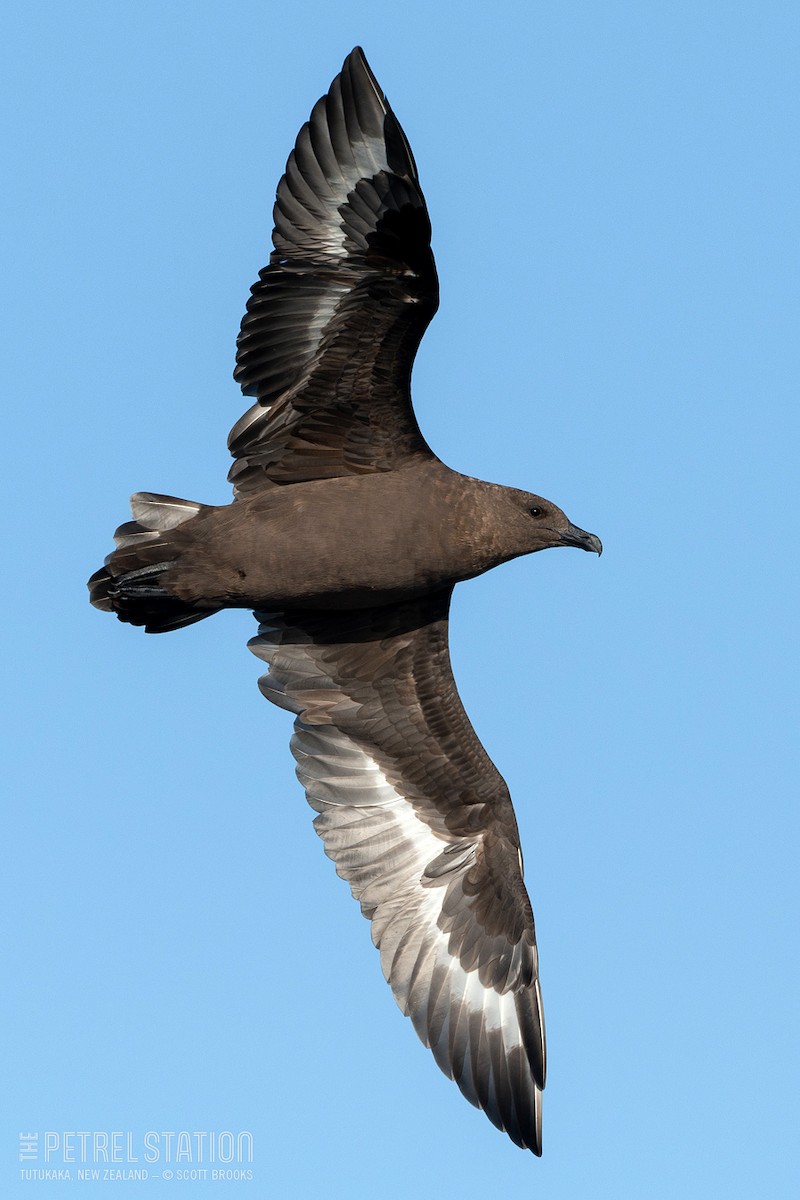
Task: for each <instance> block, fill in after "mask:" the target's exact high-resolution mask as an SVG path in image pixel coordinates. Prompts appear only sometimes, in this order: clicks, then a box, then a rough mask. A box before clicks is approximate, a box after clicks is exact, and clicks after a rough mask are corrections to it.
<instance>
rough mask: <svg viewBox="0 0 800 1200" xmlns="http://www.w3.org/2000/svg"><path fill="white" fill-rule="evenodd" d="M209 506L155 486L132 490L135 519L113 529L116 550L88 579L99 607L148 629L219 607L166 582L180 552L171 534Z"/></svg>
mask: <svg viewBox="0 0 800 1200" xmlns="http://www.w3.org/2000/svg"><path fill="white" fill-rule="evenodd" d="M205 507H206V506H205V505H203V504H196V503H194V502H193V501H191V500H179V499H177V498H176V497H175V496H160V495H157V494H156V493H154V492H137V493H136V494H135V495H133V496H131V512H132V514H133V518H134V519H133V520H132V521H126V522H125V523H124V524H123V525H120V527H119V529H118V530H117V531H116V533H115V534H114V542H115V543H116V547H117V548H116V550H114V551H113V552H112V553H111V554H109V556H108V557H107V558H106V561H105V566H103V567H101V568H100V570H99V571H95V573H94V575H92V577H91V579H90V580H89V585H88V586H89V599H90V600H91V602H92V604H93V605H94V606H95V608H99V609H101V610H102V611H103V612H114V613H116V614H117V616H118V617H119V619H120V621H126V622H128V624H130V625H144V627H145V631H146V632H147V633H166V632H168V631H169V630H171V629H181V628H182V627H183V626H184V625H193V624H194V622H195V621H202V620H203V619H204V618H205V617H210V616H211V615H212V614H213V613H215V612H218V611H219V610H218V609H216V608H203V609H198V608H195V607H192V606H191V605H189V604H187V603H186V601H185V600H181V599H180V598H179V597H177V596H174V595H172V594H171V593H170V592H169V590H168V589H167V588H166V587H165V586H164V585H163V582H162V576H163V575H164V573H165V572H166V571H168V570H169V568H170V567H172V566H174V564H175V562H176V560H177V557H178V554H179V550H178V547H177V546H176V544H175V543H176V541H177V540H178V539H176V538H174V537H173V538H171V537H170V534H171V533H172V531H173V530H176V529H178V528H179V527H180V526H181V525H184V524H185V523H186V522H187V521H191V520H192V519H193V518H194V517H196V516H197V515H198V514H199V513H200V512H202V511H203V509H204V508H205Z"/></svg>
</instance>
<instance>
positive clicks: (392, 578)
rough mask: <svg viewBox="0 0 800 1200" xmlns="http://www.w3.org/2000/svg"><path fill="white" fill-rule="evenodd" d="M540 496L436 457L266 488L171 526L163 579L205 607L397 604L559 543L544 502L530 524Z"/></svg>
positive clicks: (559, 518) (557, 516)
mask: <svg viewBox="0 0 800 1200" xmlns="http://www.w3.org/2000/svg"><path fill="white" fill-rule="evenodd" d="M537 499H538V498H537V497H533V496H529V495H528V494H527V493H524V492H517V491H516V490H515V489H512V488H503V487H499V486H497V485H494V484H489V483H484V482H482V481H481V480H478V479H470V478H468V477H466V476H463V475H459V474H457V473H456V472H455V471H451V470H449V469H448V468H447V467H445V466H443V464H441V463H439V462H438V461H437V460H435V459H424V460H422V461H420V462H418V463H413V464H409V465H406V466H405V467H403V468H402V469H400V470H398V471H387V472H383V473H380V474H370V475H354V476H346V477H343V478H338V479H323V480H315V481H313V482H309V483H299V484H295V485H294V486H293V487H291V488H278V487H276V488H271V489H268V490H267V491H264V492H261V493H258V494H256V495H255V496H252V497H247V498H244V499H242V500H239V501H236V502H235V504H233V505H224V506H222V507H208V508H204V509H203V510H201V512H200V513H199V514H198V515H197V517H195V518H194V519H193V520H191V521H188V522H186V523H185V524H184V525H182V526H180V527H179V529H176V530H175V532H174V534H173V541H174V543H175V551H176V560H175V562H174V564H173V565H172V566H170V567H169V568H167V569H166V570H165V571H164V573H163V575H162V577H161V582H162V584H163V586H164V587H165V588H166V589H167V591H169V592H170V593H171V594H172V595H173V596H177V597H179V598H180V599H181V600H184V601H186V602H187V603H188V604H191V605H197V606H198V607H200V608H203V607H206V608H222V607H237V608H251V609H260V610H262V611H272V610H274V609H276V608H279V609H280V608H286V607H291V608H314V609H318V608H323V609H324V608H337V609H339V608H364V607H371V606H374V605H383V604H391V603H396V602H398V601H400V600H407V599H410V598H411V597H413V596H418V595H423V594H425V593H426V592H429V591H432V590H435V589H437V588H441V587H445V586H447V585H452V584H454V583H457V582H459V581H460V580H464V579H470V578H472V577H473V576H475V575H479V574H481V573H482V572H483V571H486V570H488V569H489V568H490V567H494V566H497V565H498V564H499V563H501V562H505V561H507V560H508V559H510V558H514V557H516V556H517V555H519V554H525V553H530V552H531V551H533V550H535V549H542V548H545V547H546V546H548V545H556V544H559V542H560V537H559V535H560V532H561V531H564V530H566V529H567V528H568V526H569V522H568V521H567V520H566V518H565V517H564V515H563V513H561V512H560V510H558V509H556V508H555V506H553V505H551V506H549V507H550V511H551V514H552V520H550V521H548V522H547V526H546V527H544V526H543V524H542V523H540V524H538V525H536V524H534V523H533V522H532V521H531V518H530V515H529V512H528V509H529V508H530V507H531V506H532V505H533V503H534V502H535V501H536V500H537ZM542 503H543V502H542ZM559 526H560V529H559V528H558V527H559ZM123 586H124V585H123Z"/></svg>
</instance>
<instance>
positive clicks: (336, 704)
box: [250, 591, 545, 1154]
mask: <svg viewBox="0 0 800 1200" xmlns="http://www.w3.org/2000/svg"><path fill="white" fill-rule="evenodd" d="M449 602H450V592H449V591H444V592H439V593H434V594H433V595H431V596H427V597H425V598H424V599H421V600H417V601H409V602H407V603H404V604H401V605H395V606H392V607H390V608H382V609H370V610H364V611H361V612H343V613H333V614H332V613H325V614H311V613H308V612H305V613H283V614H280V615H278V616H263V617H262V618H261V619H262V624H261V626H260V628H259V633H258V636H257V637H255V638H253V640H252V641H251V642H250V647H251V649H252V650H253V652H254V653H255V654H257V655H258V656H259V658H262V659H264V660H265V661H266V662H267V663H268V664H269V673H268V674H267V675H265V676H264V677H263V678H262V679H261V681H260V687H261V690H262V692H263V693H264V695H265V696H266V697H267V698H268V699H269V700H272V701H273V702H274V703H275V704H278V705H280V706H281V707H282V708H287V709H289V710H290V711H291V712H294V713H297V714H298V715H297V720H296V722H295V733H294V736H293V738H292V751H293V753H294V756H295V758H296V759H297V763H298V775H299V777H300V780H301V782H302V783H303V784H304V786H305V789H306V795H307V797H308V800H309V803H310V804H311V806H312V808H314V809H316V811H317V813H318V814H319V815H318V816H317V818H316V819H315V821H314V825H315V828H316V830H317V832H318V833H319V835H320V836H321V837H322V839H323V841H324V843H325V851H326V853H327V854H328V856H329V857H330V858H332V859H333V860H334V862H335V863H336V870H337V872H338V874H339V875H341V876H342V877H343V878H344V879H346V880H347V881H348V883H349V884H350V888H351V890H352V893H353V895H354V897H355V898H356V899H357V900H359V901H360V903H361V910H362V912H363V913H364V915H365V916H366V917H368V918H369V919H370V920H371V922H372V937H373V941H374V942H375V945H376V946H377V947H378V948H379V950H380V954H381V965H382V967H383V971H384V974H385V976H386V978H387V980H388V981H389V983H390V984H391V987H392V991H393V992H394V996H395V999H396V1000H397V1003H398V1004H399V1006H400V1008H401V1009H402V1010H403V1012H404V1013H405V1014H406V1015H407V1016H409V1017H411V1020H412V1021H413V1023H414V1028H415V1029H416V1031H417V1033H418V1034H419V1036H420V1038H421V1039H422V1041H423V1042H424V1043H425V1044H426V1045H427V1046H429V1047H430V1049H431V1050H432V1051H433V1054H434V1057H435V1058H436V1061H437V1063H438V1064H439V1066H440V1067H441V1069H442V1070H443V1071H444V1072H445V1074H446V1075H448V1076H449V1077H450V1078H451V1079H455V1081H456V1082H457V1084H458V1086H459V1087H460V1089H461V1091H462V1092H463V1093H464V1095H465V1096H466V1097H467V1099H468V1100H470V1101H471V1102H472V1103H473V1104H475V1105H477V1106H478V1107H479V1108H482V1109H484V1110H485V1112H486V1114H487V1115H488V1117H489V1118H490V1120H492V1121H493V1122H494V1124H495V1125H497V1126H498V1127H499V1128H500V1129H504V1130H505V1131H506V1132H507V1133H508V1135H509V1136H510V1137H511V1138H512V1139H513V1141H515V1142H516V1143H517V1145H518V1146H522V1147H527V1148H529V1149H531V1150H533V1152H534V1153H535V1154H540V1153H541V1089H542V1088H543V1087H544V1078H545V1042H544V1023H543V1016H542V1005H541V994H540V991H539V981H538V959H537V952H536V939H535V933H534V924H533V914H532V912H531V906H530V901H529V900H528V895H527V892H526V890H525V885H524V884H523V881H522V860H521V857H520V851H519V835H518V831H517V823H516V820H515V817H514V811H513V809H512V807H511V800H510V797H509V794H508V789H507V787H506V785H505V783H504V782H503V779H502V778H501V776H500V775H499V773H498V772H497V770H496V768H495V767H494V766H493V764H492V762H491V761H490V759H489V757H488V755H487V754H486V752H485V750H484V749H483V747H482V745H481V744H480V742H479V741H478V739H477V737H476V735H475V733H474V731H473V729H472V726H471V725H470V723H469V720H468V718H467V715H466V713H465V712H464V709H463V707H462V705H461V701H460V699H459V696H458V692H457V690H456V686H455V681H454V679H453V675H452V671H451V668H450V659H449V654H448V648H447V626H448V619H447V617H448V608H449Z"/></svg>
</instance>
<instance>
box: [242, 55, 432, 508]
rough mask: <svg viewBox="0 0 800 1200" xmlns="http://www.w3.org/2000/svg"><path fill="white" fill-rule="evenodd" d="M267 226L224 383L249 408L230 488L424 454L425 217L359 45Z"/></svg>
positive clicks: (326, 99)
mask: <svg viewBox="0 0 800 1200" xmlns="http://www.w3.org/2000/svg"><path fill="white" fill-rule="evenodd" d="M274 220H275V229H274V230H273V233H272V240H273V243H274V246H275V249H274V251H273V253H272V255H271V256H270V260H269V265H268V266H267V267H265V268H264V270H263V271H262V272H261V274H260V276H259V280H258V282H257V283H256V284H255V285H254V286H253V288H252V296H251V298H250V301H249V302H248V305H247V313H246V314H245V317H244V320H243V321H242V328H241V332H240V334H239V341H238V353H237V356H236V371H235V373H234V378H235V379H237V380H238V381H239V383H240V384H241V385H242V391H243V392H244V394H245V395H246V396H255V397H257V403H256V404H254V405H253V407H252V408H251V409H250V410H249V411H248V412H246V413H245V415H244V416H243V417H242V418H241V420H239V421H238V422H237V424H236V425H234V427H233V429H232V430H231V433H230V437H229V439H228V445H229V447H230V450H231V453H232V454H233V456H234V458H235V459H236V460H237V461H236V462H235V463H234V465H233V467H232V468H231V473H230V476H229V478H230V479H231V481H232V482H233V484H234V486H235V490H236V493H237V494H241V493H243V492H249V491H252V490H253V489H256V488H260V487H264V486H267V485H268V484H270V483H294V482H298V481H301V480H308V479H323V478H328V477H330V476H334V475H346V474H350V473H352V472H359V471H380V470H387V469H390V468H391V467H394V466H396V465H398V464H399V463H401V462H403V461H404V460H405V459H406V458H408V457H409V456H410V455H413V454H419V453H428V454H429V453H430V451H429V450H428V447H427V446H426V444H425V441H424V440H423V438H422V435H421V433H420V431H419V428H418V426H417V423H416V420H415V419H414V414H413V412H412V409H411V396H410V378H411V366H412V363H413V360H414V355H415V353H416V350H417V346H418V345H419V342H420V339H421V338H422V335H423V333H424V332H425V329H426V327H427V325H428V323H429V321H430V319H431V317H432V316H433V314H434V313H435V312H436V308H437V305H438V295H439V293H438V282H437V278H436V268H435V266H434V262H433V255H432V253H431V249H430V234H431V231H430V221H429V220H428V212H427V209H426V207H425V200H424V198H423V195H422V192H421V190H420V186H419V180H418V179H417V170H416V166H415V165H414V159H413V156H412V154H411V148H410V146H409V145H408V142H407V141H406V138H405V135H404V133H403V131H402V129H401V128H400V125H399V123H398V121H397V118H396V117H395V115H394V113H393V112H392V110H391V109H390V108H389V104H388V102H387V100H386V98H385V96H383V94H382V93H381V90H380V88H379V86H378V84H377V81H376V80H375V77H374V76H373V74H372V72H371V71H370V69H369V66H368V65H367V61H366V59H365V58H364V54H363V52H362V51H361V50H360V49H358V48H356V49H355V50H353V51H352V53H350V54H349V55H348V56H347V58H346V59H345V61H344V65H343V67H342V71H341V74H340V75H337V77H336V79H334V81H333V83H332V84H331V87H330V91H329V92H328V94H327V96H323V97H322V99H321V100H319V101H318V102H317V104H316V105H315V106H314V110H313V112H312V113H311V118H310V120H309V121H308V122H307V123H306V124H305V125H304V126H303V128H302V129H301V130H300V133H299V135H298V138H297V142H296V144H295V148H294V150H293V151H292V153H291V155H290V156H289V161H288V163H287V164H286V174H285V175H284V176H283V178H282V179H281V181H280V183H279V185H278V194H277V200H276V203H275V209H274Z"/></svg>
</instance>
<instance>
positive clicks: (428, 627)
mask: <svg viewBox="0 0 800 1200" xmlns="http://www.w3.org/2000/svg"><path fill="white" fill-rule="evenodd" d="M274 218H275V229H274V232H273V242H274V246H275V249H274V251H273V253H272V255H271V257H270V261H269V264H268V266H267V267H265V269H264V270H263V271H262V272H261V275H260V277H259V280H258V282H257V283H256V284H255V286H254V287H253V289H252V296H251V299H250V301H249V303H248V306H247V313H246V315H245V318H244V320H243V322H242V330H241V334H240V337H239V344H238V354H237V366H236V373H235V375H236V378H237V379H238V380H239V382H240V383H241V385H242V389H243V391H244V392H245V394H246V395H248V396H252V397H254V398H255V404H254V405H253V407H252V408H251V409H250V410H249V411H248V412H247V413H246V414H245V415H244V416H243V417H242V418H241V420H240V421H238V422H237V424H236V425H235V426H234V428H233V430H232V431H231V436H230V440H229V444H230V448H231V452H232V454H233V456H234V459H235V463H234V466H233V468H232V469H231V473H230V478H231V480H232V482H233V484H234V492H235V499H234V502H233V503H232V504H230V505H226V506H221V507H213V506H207V505H201V504H195V503H193V502H190V501H185V500H178V499H176V498H174V497H169V496H156V495H152V494H151V493H139V494H138V495H136V496H134V497H133V498H132V501H131V506H132V510H133V517H134V520H133V521H130V522H128V523H127V524H125V525H123V526H121V527H120V529H119V530H118V531H117V535H116V542H117V549H116V550H115V551H114V552H113V553H112V554H111V555H109V557H108V558H107V560H106V565H105V567H104V568H102V569H101V570H100V571H98V572H96V573H95V574H94V575H93V576H92V578H91V580H90V581H89V588H90V595H91V601H92V603H93V604H94V605H95V606H96V607H98V608H100V609H103V610H105V611H109V612H115V613H116V614H117V616H118V617H119V618H120V619H121V620H123V621H127V622H129V623H131V624H133V625H144V627H145V629H146V630H147V631H148V632H164V631H166V630H170V629H176V628H179V627H180V626H182V625H188V624H191V623H192V622H194V621H198V620H201V619H202V618H204V617H207V616H209V615H210V614H211V613H213V612H216V611H218V610H219V609H220V608H224V607H238V608H251V609H254V610H256V615H257V616H259V618H260V621H261V624H260V627H259V632H258V636H257V637H255V638H254V639H253V640H252V641H251V643H250V645H251V648H252V650H253V651H254V653H255V654H257V655H258V656H259V657H260V658H262V659H264V660H265V661H266V662H267V663H268V664H269V671H268V674H267V675H265V676H264V677H263V679H262V680H261V684H260V686H261V690H262V691H263V693H264V695H265V696H266V697H267V698H268V699H270V700H272V701H273V702H274V703H276V704H278V705H280V706H281V707H283V708H286V709H289V710H290V711H291V712H293V713H295V714H297V720H296V722H295V734H294V736H293V738H292V750H293V753H294V755H295V757H296V759H297V762H298V775H299V777H300V779H301V781H302V782H303V784H304V786H305V788H306V794H307V796H308V799H309V802H310V803H311V805H312V807H313V808H315V809H316V811H317V813H318V814H319V815H318V816H317V818H316V820H315V822H314V824H315V827H316V829H317V831H318V833H319V834H320V836H321V837H322V838H323V841H324V843H325V850H326V853H327V854H328V855H329V856H330V857H331V858H332V859H334V861H335V863H336V869H337V871H338V873H339V874H340V875H341V876H343V878H345V879H347V880H348V882H349V884H350V887H351V889H352V891H353V895H354V896H355V897H356V898H357V899H358V900H359V901H360V903H361V908H362V911H363V913H364V915H365V916H367V917H368V918H369V919H370V921H371V922H372V935H373V940H374V941H375V944H376V946H378V947H379V949H380V952H381V964H382V966H383V970H384V973H385V974H386V978H387V979H388V980H389V982H390V984H391V987H392V990H393V992H394V995H395V997H396V999H397V1002H398V1004H399V1005H400V1007H401V1009H402V1010H403V1012H405V1013H406V1014H407V1015H408V1016H410V1017H411V1019H412V1021H413V1023H414V1027H415V1028H416V1030H417V1033H418V1034H419V1036H420V1037H421V1038H422V1040H423V1041H424V1042H425V1043H426V1045H428V1046H430V1048H431V1050H432V1052H433V1054H434V1056H435V1058H436V1061H437V1062H438V1064H439V1066H440V1067H441V1068H442V1070H443V1071H445V1072H446V1073H447V1074H448V1075H449V1076H450V1077H451V1078H454V1079H455V1080H456V1081H457V1083H458V1085H459V1087H460V1088H461V1090H462V1092H463V1093H464V1095H465V1096H466V1097H467V1098H468V1099H469V1100H471V1101H472V1103H473V1104H476V1105H478V1106H479V1107H481V1108H483V1109H484V1110H485V1111H486V1113H487V1114H488V1116H489V1117H490V1119H491V1120H492V1121H493V1122H494V1123H495V1124H496V1125H498V1126H499V1127H500V1128H501V1129H505V1130H506V1131H507V1132H508V1134H509V1136H510V1137H511V1138H512V1139H513V1140H514V1141H515V1142H516V1143H517V1145H519V1146H523V1147H528V1148H529V1149H531V1150H533V1151H534V1153H537V1154H539V1153H541V1090H542V1088H543V1087H544V1079H545V1044H544V1021H543V1016H542V1008H541V996H540V992H539V982H538V959H537V953H536V939H535V933H534V924H533V914H532V912H531V906H530V902H529V900H528V895H527V892H526V890H525V886H524V883H523V880H522V859H521V855H520V848H519V835H518V831H517V823H516V820H515V817H514V811H513V808H512V806H511V800H510V797H509V794H508V789H507V787H506V785H505V783H504V781H503V779H502V778H501V776H500V775H499V773H498V771H497V770H496V768H495V767H494V765H493V764H492V763H491V761H490V760H489V758H488V756H487V755H486V752H485V751H484V749H483V747H482V746H481V744H480V742H479V741H478V739H477V737H476V735H475V733H474V731H473V729H472V726H471V725H470V723H469V720H468V718H467V715H466V713H465V712H464V709H463V707H462V705H461V702H460V700H459V697H458V692H457V690H456V686H455V682H454V680H453V676H452V672H451V669H450V660H449V655H448V649H447V625H448V609H449V603H450V595H451V593H452V589H453V586H454V585H455V584H456V583H457V582H459V581H460V580H464V579H468V578H470V577H472V576H475V575H478V574H480V573H481V572H483V571H486V570H488V569H489V568H490V567H492V566H495V565H497V564H498V563H501V562H505V561H507V560H508V559H510V558H514V557H516V556H518V555H520V554H529V553H533V552H534V551H537V550H543V549H546V548H547V547H549V546H563V545H568V546H578V547H581V548H582V549H585V550H593V551H596V552H597V553H600V550H601V546H600V542H599V540H598V539H597V538H596V537H595V536H594V535H592V534H588V533H585V532H584V531H583V530H581V529H578V528H577V527H576V526H574V525H572V524H571V522H570V521H569V520H568V519H567V517H566V516H565V515H564V513H563V512H561V510H560V509H558V508H556V507H555V505H553V504H551V503H550V502H549V501H547V500H544V499H542V498H541V497H539V496H535V495H533V494H531V493H527V492H521V491H518V490H516V489H514V488H503V487H499V486H497V485H495V484H489V483H483V482H481V481H480V480H476V479H471V478H468V477H466V476H463V475H459V474H458V473H456V472H454V471H451V470H450V469H449V468H447V467H445V466H444V465H443V464H442V463H441V462H440V461H439V460H438V459H437V458H436V457H435V455H434V454H433V453H432V452H431V450H430V449H429V447H428V446H427V444H426V443H425V441H424V439H423V437H422V434H421V433H420V430H419V427H418V426H417V423H416V420H415V418H414V414H413V410H412V408H411V400H410V376H411V367H412V363H413V359H414V354H415V352H416V349H417V346H418V345H419V341H420V339H421V337H422V335H423V333H424V331H425V328H426V327H427V325H428V322H429V321H430V319H431V317H432V316H433V314H434V312H435V311H436V307H437V303H438V286H437V279H436V269H435V266H434V262H433V256H432V254H431V250H430V224H429V221H428V216H427V211H426V208H425V202H424V199H423V196H422V192H421V190H420V186H419V180H418V178H417V172H416V167H415V165H414V160H413V157H412V154H411V150H410V148H409V145H408V143H407V141H406V139H405V136H404V134H403V132H402V130H401V128H400V125H399V124H398V122H397V119H396V118H395V116H394V114H393V113H392V111H391V109H390V108H389V106H388V103H387V101H386V99H385V97H384V96H383V95H382V93H381V91H380V89H379V87H378V85H377V82H376V81H375V79H374V76H373V75H372V73H371V71H370V69H369V67H368V65H367V63H366V60H365V58H364V55H363V53H362V52H361V50H359V49H356V50H354V51H353V52H352V53H351V54H350V55H348V57H347V59H346V60H345V63H344V66H343V68H342V72H341V74H340V75H338V76H337V78H336V79H335V80H334V82H333V84H332V85H331V88H330V91H329V92H328V94H327V95H326V96H324V97H323V98H322V99H321V100H320V101H319V102H318V103H317V104H316V105H315V107H314V110H313V112H312V114H311V118H310V121H309V122H308V123H307V124H306V125H305V126H304V127H303V129H302V130H301V131H300V134H299V136H298V139H297V143H296V145H295V148H294V151H293V152H292V155H291V156H290V158H289V161H288V163H287V167H286V173H285V175H284V177H283V178H282V180H281V182H280V184H279V186H278V192H277V200H276V204H275V213H274Z"/></svg>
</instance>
